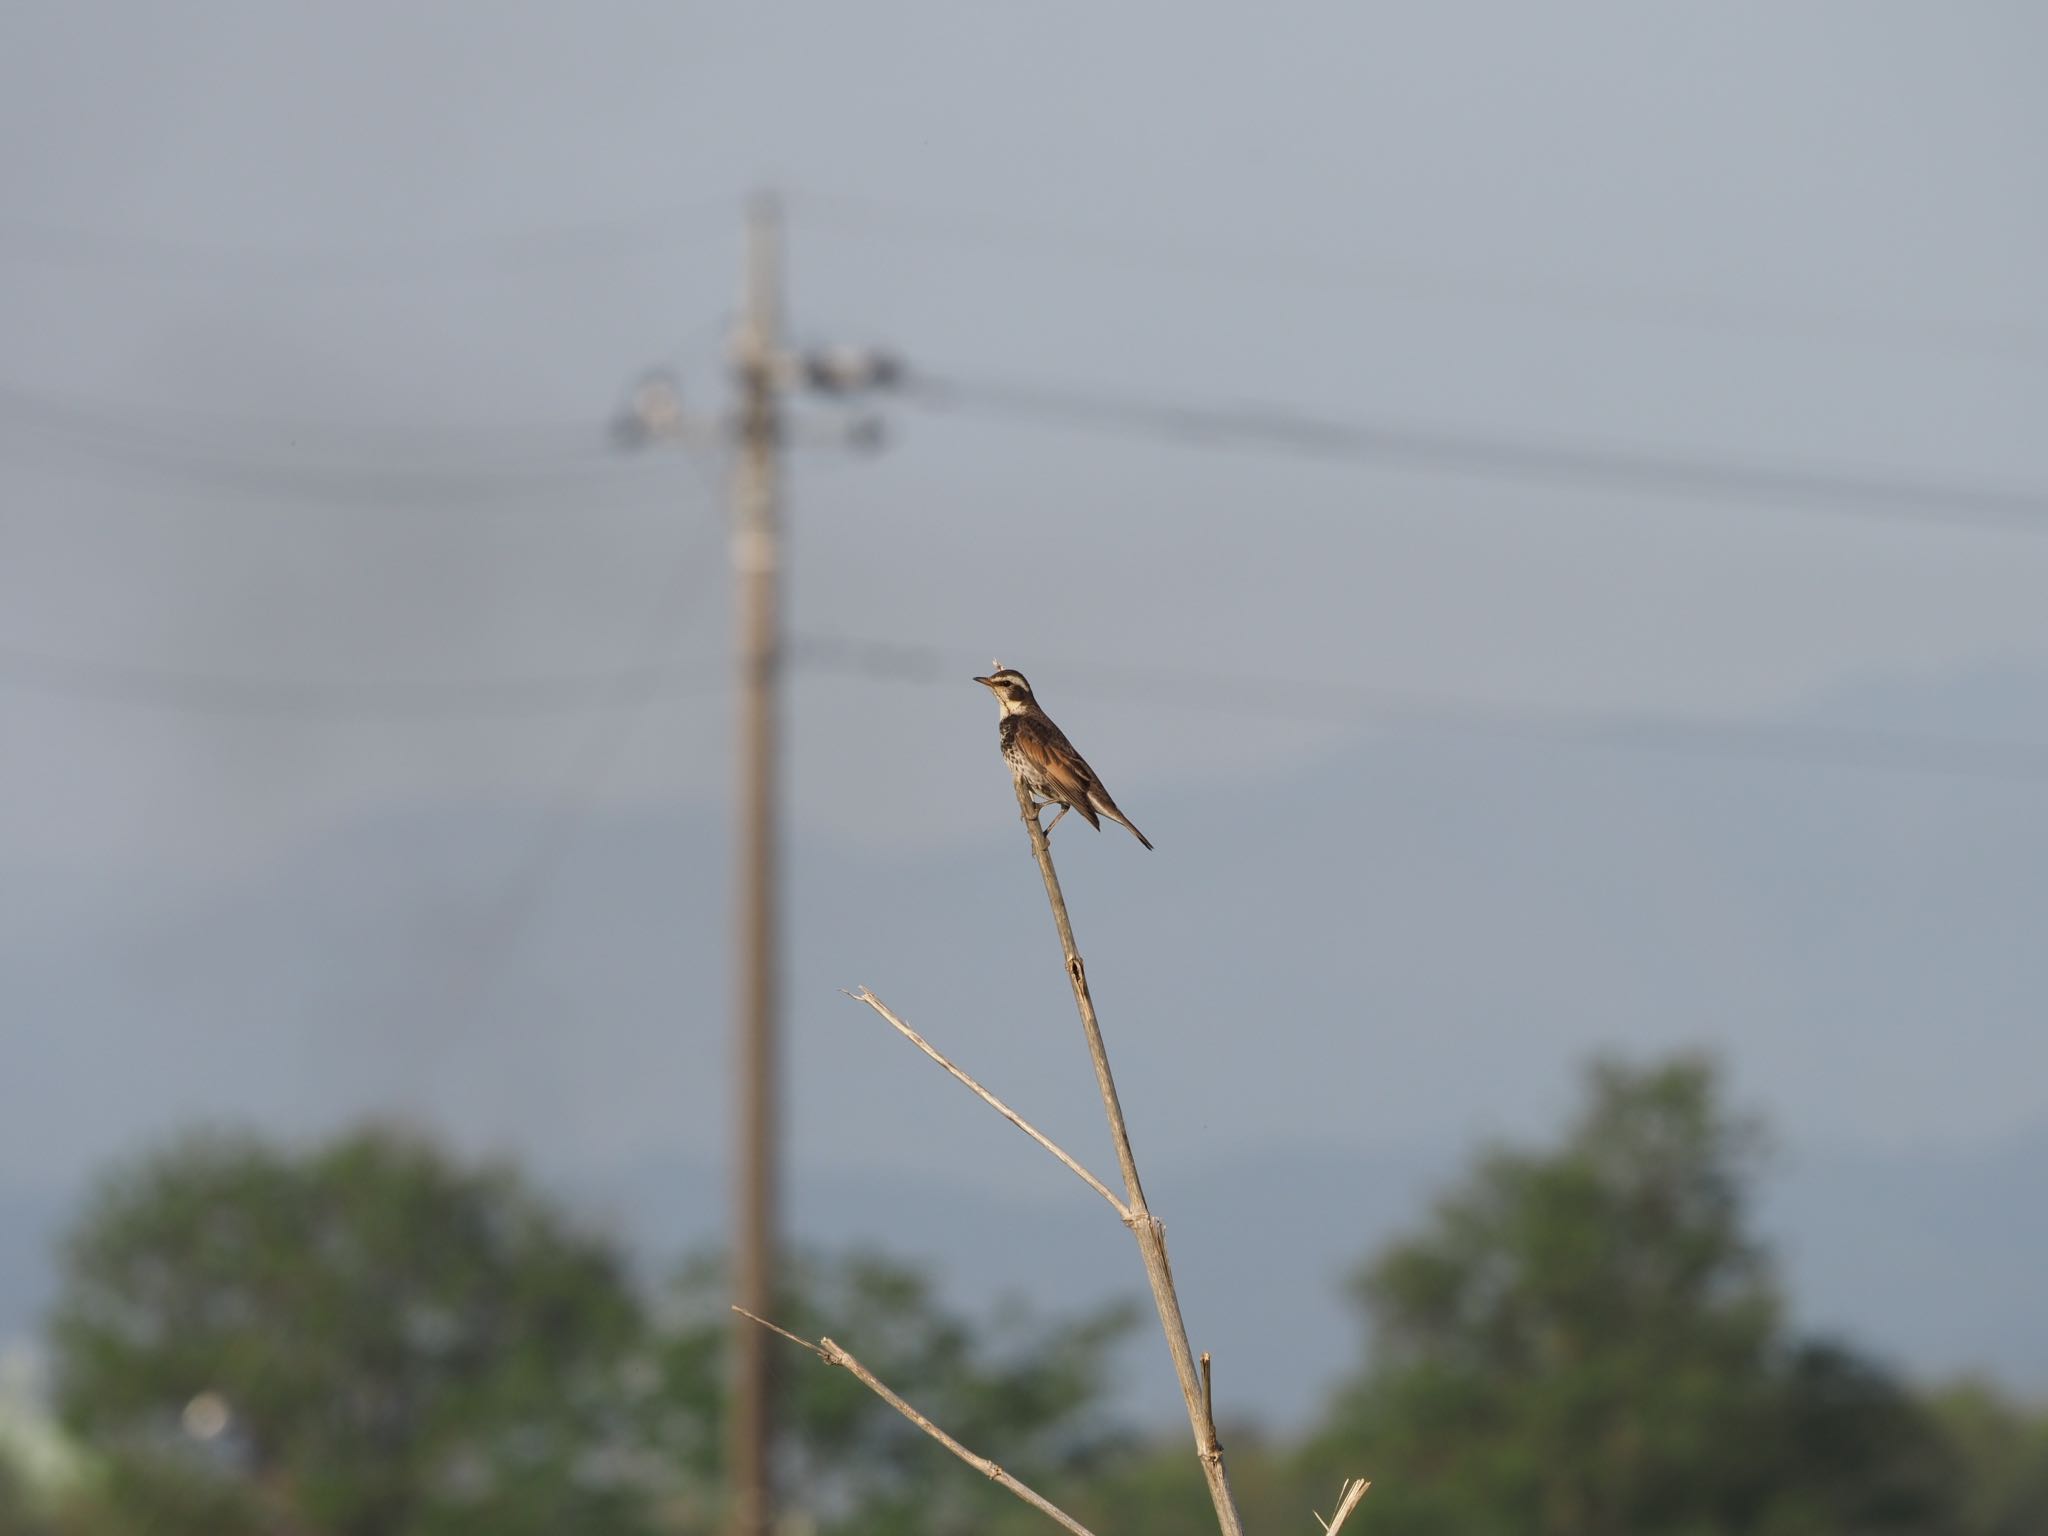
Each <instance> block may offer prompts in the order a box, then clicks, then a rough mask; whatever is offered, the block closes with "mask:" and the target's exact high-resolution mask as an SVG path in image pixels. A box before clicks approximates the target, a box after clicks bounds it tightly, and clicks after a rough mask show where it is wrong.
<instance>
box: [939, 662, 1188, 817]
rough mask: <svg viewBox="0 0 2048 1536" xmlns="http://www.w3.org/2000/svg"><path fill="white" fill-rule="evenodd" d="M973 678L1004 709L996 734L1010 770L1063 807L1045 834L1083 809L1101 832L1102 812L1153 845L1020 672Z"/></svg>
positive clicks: (1004, 671)
mask: <svg viewBox="0 0 2048 1536" xmlns="http://www.w3.org/2000/svg"><path fill="white" fill-rule="evenodd" d="M975 681H976V682H977V683H979V684H981V686H982V687H984V688H986V689H987V690H988V691H989V692H990V693H992V694H994V695H995V696H996V704H997V706H998V707H999V708H1001V710H1002V712H1003V718H1002V720H1001V722H1000V723H999V724H998V725H997V727H996V736H997V739H999V740H1000V741H1001V742H1002V744H1003V761H1004V762H1006V763H1008V764H1009V765H1010V772H1011V774H1012V775H1014V776H1015V778H1016V780H1017V782H1018V783H1019V784H1022V785H1023V786H1024V788H1025V790H1026V792H1027V793H1029V794H1030V795H1032V796H1033V797H1034V798H1035V799H1036V800H1037V801H1039V802H1041V803H1043V804H1045V805H1057V806H1058V807H1059V808H1060V809H1059V815H1058V816H1054V817H1053V819H1052V820H1051V821H1049V822H1047V823H1046V825H1045V830H1046V831H1047V833H1050V832H1051V831H1052V829H1053V828H1054V827H1056V826H1058V825H1059V824H1060V816H1064V815H1066V814H1067V812H1068V811H1079V812H1080V813H1081V814H1082V816H1083V817H1085V818H1086V819H1087V822H1088V825H1089V826H1091V827H1093V828H1094V829H1095V830H1096V831H1098V832H1100V831H1101V830H1102V821H1101V817H1102V816H1107V817H1108V818H1109V819H1110V820H1111V821H1114V822H1116V823H1118V824H1119V825H1121V826H1124V827H1128V828H1129V829H1130V834H1131V836H1133V837H1135V838H1136V839H1137V840H1138V841H1139V842H1141V843H1143V844H1144V845H1145V846H1146V847H1147V848H1150V847H1151V846H1152V840H1151V839H1150V838H1149V837H1147V836H1146V835H1145V834H1144V833H1142V832H1140V831H1139V830H1138V829H1137V828H1136V827H1135V826H1133V825H1132V824H1131V818H1130V817H1128V816H1126V815H1125V814H1124V813H1123V812H1122V811H1120V810H1118V809H1117V808H1116V802H1115V801H1114V800H1112V799H1110V798H1109V791H1108V790H1106V789H1104V788H1103V787H1102V780H1100V779H1098V778H1097V777H1096V776H1095V770H1094V769H1093V768H1090V767H1089V766H1088V760H1087V759H1086V758H1084V757H1082V756H1081V754H1080V753H1078V752H1076V751H1075V750H1074V744H1073V743H1072V742H1071V741H1069V740H1067V737H1066V733H1065V732H1064V731H1062V730H1061V729H1060V728H1059V727H1058V726H1056V725H1054V724H1053V723H1052V721H1051V719H1049V718H1048V717H1047V715H1046V713H1045V711H1044V710H1042V709H1040V708H1039V707H1038V700H1036V699H1034V698H1033V697H1032V696H1031V685H1030V684H1029V683H1028V682H1026V681H1025V680H1024V674H1023V673H1022V672H1018V671H1016V670H1014V669H1012V668H1010V667H1004V668H1003V669H1002V670H1001V671H998V672H991V673H990V674H989V675H988V676H987V677H977V678H976V679H975ZM1098 813H1100V814H1099V815H1098Z"/></svg>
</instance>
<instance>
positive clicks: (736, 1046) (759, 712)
mask: <svg viewBox="0 0 2048 1536" xmlns="http://www.w3.org/2000/svg"><path fill="white" fill-rule="evenodd" d="M730 361H731V364H732V379H733V384H734V386H735V389H736V392H737V395H738V408H737V410H736V412H735V413H734V415H733V418H732V419H730V420H720V421H717V422H716V423H713V422H711V421H710V420H709V419H707V418H704V417H700V416H698V415H695V414H693V413H692V412H691V411H690V410H688V409H686V408H685V404H684V401H683V396H682V389H681V386H680V384H679V383H678V382H677V380H676V378H675V376H674V375H673V374H670V373H666V372H661V371H656V372H653V373H650V374H648V375H646V376H645V377H643V378H642V379H641V381H640V383H639V385H638V386H637V387H636V388H635V389H634V391H633V395H632V399H631V401H630V403H629V404H628V405H627V407H626V409H625V410H624V411H623V412H622V413H621V414H620V415H619V416H618V417H617V418H616V419H615V420H614V422H613V436H614V439H615V441H616V442H617V443H618V445H619V446H620V447H622V448H629V449H631V448H640V447H645V446H647V445H648V444H650V443H654V442H657V441H673V442H680V443H683V444H685V445H692V446H705V445H707V444H708V443H709V442H711V441H712V440H713V439H716V440H719V441H725V440H730V441H732V443H733V445H734V447H735V449H736V462H735V465H734V469H733V480H732V491H733V542H732V561H733V571H734V575H735V576H736V578H737V581H738V588H739V590H738V595H737V607H738V613H739V631H738V636H737V639H738V661H739V693H740V710H739V758H738V765H737V766H738V772H739V783H738V786H737V788H738V792H739V793H738V823H739V842H738V845H737V848H736V850H735V851H736V855H737V860H736V862H737V870H736V874H735V885H734V891H733V900H734V904H735V910H736V912H737V914H738V922H737V924H736V927H735V931H734V941H735V953H734V965H735V982H734V987H733V1000H734V1006H735V1013H734V1018H733V1066H734V1071H735V1073H736V1078H737V1082H736V1088H735V1094H734V1102H735V1104H736V1105H737V1106H738V1112H739V1117H738V1122H737V1125H736V1127H735V1138H736V1139H735V1145H734V1149H733V1169H734V1180H733V1190H732V1196H733V1207H732V1274H733V1300H734V1301H735V1302H737V1303H738V1304H739V1305H740V1306H742V1307H745V1308H746V1309H747V1310H748V1311H749V1312H752V1313H754V1314H755V1315H756V1316H759V1317H773V1316H774V1315H775V1311H776V1302H775V1288H776V1268H777V1266H776V1248H777V1235H778V1230H779V1229H778V1225H777V1222H778V1215H779V1212H778V1206H779V1203H780V1202H779V1200H778V1198H777V1196H778V1192H779V1189H780V1177H779V1170H778V1168H777V1162H778V1156H777V1154H778V1152H779V1149H780V1118H781V1117H780V1115H779V1113H778V1110H779V1103H778V1089H779V1085H780V1081H781V1077H780V1074H781V1062H780V1056H781V1051H780V1048H779V1040H778V1037H779V1034H780V1027H779V1025H780V1020H779V1018H778V1014H777V1004H778V999H777V996H776V993H777V990H778V982H779V979H780V968H781V934H780V911H779V907H780V903H779V900H778V894H777V884H778V873H779V871H778V868H777V853H778V846H777V845H778V843H779V841H780V839H779V836H778V822H779V805H780V796H779V789H780V784H779V780H780V774H779V771H778V770H779V767H780V750H781V731H780V724H781V712H782V697H781V696H782V679H783V674H784V671H785V667H786V663H787V660H788V655H787V648H786V647H785V646H784V643H783V635H782V614H781V601H782V529H781V517H782V508H781V497H780V470H781V460H782V448H783V444H784V442H785V441H786V439H787V436H788V434H787V433H786V431H785V429H784V410H783V408H784V405H785V401H786V396H787V395H789V394H790V393H791V392H792V391H795V390H805V391H808V392H809V393H811V394H814V395H818V396H821V397H827V398H830V399H833V400H836V401H838V402H840V403H842V404H848V405H850V404H852V403H853V402H855V401H857V400H859V399H861V398H863V397H865V396H866V395H868V394H870V393H873V392H876V391H881V390H887V389H890V388H893V387H894V386H896V385H897V384H899V383H900V382H901V381H902V377H903V368H902V365H901V364H900V363H899V362H898V361H897V360H896V359H895V358H894V357H892V356H890V355H889V354H887V353H885V352H880V351H877V350H875V349H872V348H866V347H851V346H839V347H829V348H820V349H816V350H812V351H808V352H791V351H788V350H786V348H785V346H784V342H783V337H782V220H781V213H780V210H779V209H778V207H777V205H776V202H775V199H774V198H773V197H771V196H768V195H767V194H765V193H764V194H760V195H757V196H756V197H755V198H754V199H753V201H752V202H751V203H750V204H749V205H748V209H747V249H746V267H745V274H744V283H743V290H742V294H741V304H740V319H739V325H738V328H737V330H736V331H735V332H734V335H733V340H732V351H731V357H730ZM830 436H831V438H832V439H834V440H836V441H838V442H840V443H842V444H844V445H846V446H850V447H853V448H855V449H862V450H873V449H876V448H879V447H880V446H881V444H882V428H881V423H880V420H879V419H878V418H876V417H875V416H872V415H854V416H852V417H850V418H847V419H845V420H843V421H841V422H840V423H839V424H838V425H837V426H836V427H834V428H833V430H832V431H831V433H830ZM733 1323H734V1326H733V1329H732V1335H731V1338H732V1361H733V1365H732V1371H733V1374H732V1383H731V1410H732V1411H731V1415H730V1424H731V1432H730V1436H729V1439H728V1442H727V1447H726V1452H727V1462H726V1481H727V1492H728V1503H729V1510H730V1516H729V1521H730V1523H729V1527H728V1529H729V1536H770V1532H771V1530H772V1528H773V1524H774V1519H775V1499H774V1494H775V1488H774V1468H775V1433H774V1431H775V1390H774V1387H775V1383H774V1372H773V1370H772V1367H771V1360H772V1358H773V1357H772V1355H771V1353H770V1351H769V1347H768V1346H769V1342H770V1338H769V1334H768V1332H767V1330H766V1329H764V1328H760V1327H756V1326H755V1325H754V1324H752V1323H749V1322H747V1321H746V1320H745V1319H743V1318H739V1317H735V1318H734V1319H733Z"/></svg>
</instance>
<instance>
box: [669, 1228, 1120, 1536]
mask: <svg viewBox="0 0 2048 1536" xmlns="http://www.w3.org/2000/svg"><path fill="white" fill-rule="evenodd" d="M784 1281H785V1283H784V1286H783V1290H784V1295H783V1298H782V1301H781V1303H780V1305H779V1307H778V1309H777V1314H776V1317H775V1321H776V1322H778V1323H780V1324H781V1325H783V1326H784V1327H787V1328H788V1329H789V1330H790V1331H791V1332H792V1333H795V1334H798V1335H799V1336H801V1337H804V1338H810V1339H816V1338H818V1337H820V1336H821V1335H827V1334H829V1335H830V1336H831V1337H832V1338H833V1339H834V1340H835V1341H836V1342H837V1343H839V1344H841V1345H843V1346H844V1347H845V1348H846V1349H847V1350H849V1351H850V1352H851V1353H852V1354H853V1355H854V1356H855V1357H856V1358H858V1359H859V1360H860V1362H861V1364H863V1365H865V1366H866V1367H868V1369H869V1370H871V1371H873V1372H874V1373H875V1374H876V1375H877V1376H879V1377H880V1378H881V1379H882V1380H883V1381H885V1382H887V1383H888V1384H889V1386H890V1387H891V1388H892V1389H894V1390H895V1392H896V1393H897V1394H898V1395H899V1396H901V1397H903V1398H904V1399H905V1400H906V1401H908V1402H909V1403H910V1404H911V1406H913V1407H915V1408H916V1409H917V1410H918V1411H919V1412H921V1413H923V1414H924V1415H925V1416H926V1417H928V1418H930V1419H931V1420H932V1421H933V1422H934V1423H937V1424H939V1425H941V1426H942V1427H943V1428H944V1429H945V1430H946V1431H947V1433H949V1434H951V1435H952V1436H953V1437H954V1438H955V1439H957V1440H959V1441H960V1442H961V1443H962V1444H964V1445H967V1446H969V1447H972V1448H973V1449H975V1450H977V1451H980V1452H982V1453H983V1454H986V1455H990V1456H993V1457H995V1459H996V1460H998V1461H999V1462H1001V1464H1002V1466H1003V1467H1004V1469H1005V1470H1007V1471H1009V1472H1011V1473H1013V1474H1015V1475H1016V1476H1018V1477H1020V1478H1022V1479H1024V1481H1026V1482H1028V1483H1032V1484H1033V1485H1034V1486H1037V1487H1039V1489H1040V1491H1041V1492H1043V1491H1045V1490H1046V1488H1047V1487H1049V1486H1054V1485H1056V1484H1058V1483H1064V1482H1069V1481H1072V1480H1074V1479H1075V1478H1078V1477H1081V1476H1083V1475H1085V1474H1086V1473H1088V1472H1089V1471H1090V1470H1091V1469H1092V1468H1094V1467H1095V1466H1097V1465H1099V1464H1101V1463H1102V1462H1104V1461H1105V1460H1106V1459H1108V1458H1109V1457H1111V1456H1112V1455H1114V1454H1115V1453H1116V1452H1117V1451H1119V1450H1120V1449H1121V1448H1122V1447H1123V1445H1124V1443H1125V1442H1124V1439H1123V1437H1122V1435H1121V1434H1120V1433H1119V1432H1118V1431H1117V1430H1116V1428H1115V1426H1114V1425H1113V1424H1111V1423H1110V1422H1109V1420H1108V1419H1107V1418H1106V1416H1105V1414H1104V1411H1103V1402H1104V1399H1105V1398H1106V1396H1107V1395H1108V1391H1109V1386H1110V1379H1111V1370H1112V1366H1113V1363H1114V1362H1113V1359H1112V1347H1113V1346H1114V1344H1115V1343H1116V1341H1117V1340H1118V1339H1119V1338H1121V1337H1122V1336H1123V1335H1125V1334H1126V1333H1127V1332H1128V1331H1129V1330H1130V1327H1131V1325H1132V1323H1133V1321H1134V1319H1135V1314H1134V1312H1133V1310H1132V1308H1131V1307H1130V1306H1129V1305H1127V1304H1121V1303H1120V1304H1116V1305H1112V1306H1108V1307H1105V1308H1102V1309H1099V1310H1097V1311H1094V1312H1091V1313H1087V1314H1084V1315H1082V1316H1080V1317H1078V1318H1074V1319H1071V1320H1061V1321H1052V1322H1041V1321H1039V1320H1036V1319H1034V1317H1033V1316H1032V1315H1031V1313H1030V1312H1029V1311H1027V1310H1025V1309H1024V1308H1022V1307H1019V1306H1015V1305H1011V1306H1005V1307H1002V1308H999V1309H998V1310H997V1311H996V1313H995V1314H994V1316H993V1317H991V1318H990V1319H989V1320H987V1321H986V1322H985V1323H983V1324H981V1325H979V1326H977V1325H975V1324H972V1323H970V1322H969V1320H968V1319H966V1318H964V1317H961V1316H959V1315H958V1314H956V1313H953V1312H951V1311H949V1310H947V1309H946V1308H945V1307H944V1306H943V1305H942V1304H941V1303H940V1301H939V1299H938V1297H937V1296H936V1294H935V1292H934V1289H933V1286H932V1282H931V1281H930V1279H929V1278H927V1277H926V1276H924V1275H923V1274H921V1273H919V1272H918V1271H916V1270H914V1269H911V1268H908V1267H905V1266H904V1265H902V1264H899V1263H896V1262H893V1261H891V1260H889V1259H886V1258H883V1257H880V1256H877V1255H872V1254H858V1253H856V1254H852V1255H849V1256H846V1257H843V1258H840V1259H837V1260H834V1261H831V1262H825V1261H821V1260H819V1259H817V1258H814V1257H801V1256H800V1257H799V1258H798V1259H797V1260H796V1261H795V1262H794V1263H793V1264H792V1265H791V1266H790V1272H789V1273H788V1274H786V1275H785V1277H784ZM729 1295H730V1288H729V1287H728V1286H727V1284H726V1282H725V1275H724V1269H723V1266H722V1265H721V1264H720V1263H719V1262H717V1261H715V1260H711V1259H697V1260H694V1261H692V1262H690V1263H688V1264H686V1265H685V1266H684V1267H683V1269H682V1271H681V1273H680V1274H679V1275H678V1276H677V1277H676V1279H675V1281H674V1283H673V1284H672V1285H671V1286H670V1288H669V1290H668V1293H667V1295H666V1296H665V1298H664V1301H663V1304H662V1306H661V1308H660V1312H661V1326H660V1329H659V1340H660V1343H659V1360H660V1363H661V1389H660V1392H659V1394H658V1396H657V1398H656V1400H655V1402H654V1404H653V1405H652V1406H653V1410H654V1415H655V1416H654V1418H653V1420H652V1421H651V1422H650V1424H649V1436H648V1439H649V1443H650V1444H654V1445H659V1446H662V1447H664V1449H665V1451H666V1453H667V1454H668V1455H669V1456H670V1458H671V1459H672V1461H673V1463H674V1464H675V1465H676V1466H677V1467H678V1468H679V1469H680V1471H681V1473H682V1474H683V1480H682V1481H681V1482H680V1484H679V1485H678V1487H677V1489H676V1490H675V1493H676V1496H675V1497H674V1499H672V1501H671V1502H670V1505H669V1511H670V1516H671V1521H672V1522H673V1523H674V1524H676V1525H679V1526H681V1527H683V1528H687V1529H691V1530H697V1529H706V1530H709V1529H714V1528H715V1527H716V1519H715V1510H716V1491H717V1489H718V1486H719V1476H720V1457H721V1454H722V1452H723V1448H724V1441H723V1436H724V1432H725V1394H724V1365H723V1362H724V1356H725V1349H726V1341H727V1339H728V1338H729V1336H730V1320H731V1313H730V1312H729V1311H728V1310H727V1299H728V1297H729ZM783 1350H784V1352H783V1353H781V1354H778V1355H777V1356H776V1357H775V1358H776V1363H777V1366H778V1368H779V1379H780V1383H781V1394H782V1398H781V1400H782V1405H783V1413H784V1424H785V1427H786V1434H787V1444H786V1446H785V1452H786V1454H785V1457H784V1461H783V1464H782V1466H781V1468H780V1469H779V1471H780V1475H781V1477H782V1479H783V1483H784V1486H785V1487H788V1488H791V1489H801V1490H802V1497H803V1503H804V1505H805V1507H806V1508H807V1510H808V1511H809V1513H810V1514H811V1515H812V1517H813V1518H815V1519H817V1520H818V1521H819V1522H820V1523H821V1525H822V1526H823V1527H824V1528H825V1529H827V1530H830V1531H832V1532H835V1533H840V1536H866V1533H869V1532H873V1533H876V1536H881V1533H885V1532H925V1533H931V1536H950V1533H955V1532H967V1531H979V1530H983V1529H986V1528H987V1527H988V1525H989V1523H990V1521H991V1520H993V1519H995V1518H997V1517H998V1516H1001V1515H1006V1514H1008V1512H1009V1510H1010V1509H1011V1508H1015V1507H1021V1506H1017V1505H1016V1502H1015V1500H1014V1499H1013V1498H1012V1496H1011V1495H1010V1494H1008V1493H1005V1492H1003V1491H1002V1490H1001V1489H999V1488H997V1487H995V1486H994V1485H993V1484H991V1483H990V1482H989V1481H988V1479H986V1478H985V1477H982V1476H981V1475H980V1474H979V1473H977V1472H975V1471H974V1470H973V1469H972V1468H970V1467H968V1466H966V1465H965V1464H964V1463H962V1462H960V1461H958V1460H956V1459H955V1458H954V1457H953V1456H952V1455H951V1454H950V1453H948V1452H947V1451H946V1450H944V1449H943V1448H942V1447H940V1446H939V1445H937V1444H936V1443H934V1442H933V1441H932V1440H931V1439H930V1438H929V1437H927V1436H926V1435H925V1434H924V1433H923V1432H922V1431H920V1430H919V1429H918V1428H917V1427H916V1426H915V1425H913V1424H911V1423H909V1422H908V1421H907V1420H905V1419H904V1418H903V1417H902V1416H901V1415H899V1414H897V1413H895V1412H894V1411H893V1410H891V1409H890V1408H889V1407H887V1406H886V1405H885V1404H883V1403H882V1402H881V1401H880V1400H879V1399H878V1398H876V1397H875V1395H874V1394H873V1393H872V1392H870V1391H869V1390H868V1389H867V1388H866V1387H865V1386H863V1385H862V1384H861V1383H860V1382H859V1381H857V1380H856V1379H855V1378H854V1376H853V1375H852V1373H851V1372H849V1371H845V1370H842V1369H839V1368H838V1367H835V1366H828V1365H826V1364H825V1363H824V1362H823V1361H821V1360H818V1359H817V1358H815V1357H814V1356H812V1355H809V1354H807V1353H805V1352H804V1351H803V1350H802V1349H800V1348H798V1347H797V1346H796V1345H794V1344H785V1345H784V1346H783ZM1026 1513H1030V1512H1029V1511H1026ZM1033 1518H1034V1519H1037V1520H1043V1518H1044V1517H1043V1516H1039V1515H1033Z"/></svg>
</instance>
